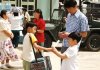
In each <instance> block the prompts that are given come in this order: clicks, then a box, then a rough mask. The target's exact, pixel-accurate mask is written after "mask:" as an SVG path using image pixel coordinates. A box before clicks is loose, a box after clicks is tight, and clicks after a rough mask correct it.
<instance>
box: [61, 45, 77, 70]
mask: <svg viewBox="0 0 100 70" xmlns="http://www.w3.org/2000/svg"><path fill="white" fill-rule="evenodd" d="M78 47H79V45H75V46H73V47H69V48H68V49H67V50H66V51H65V52H64V54H65V55H66V56H67V57H68V59H64V60H63V61H62V66H61V70H78V66H77V64H78V63H77V54H78Z"/></svg>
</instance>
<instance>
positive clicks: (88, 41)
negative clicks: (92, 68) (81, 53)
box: [45, 0, 100, 51]
mask: <svg viewBox="0 0 100 70" xmlns="http://www.w3.org/2000/svg"><path fill="white" fill-rule="evenodd" d="M80 1H81V0H80ZM79 3H81V4H79V8H80V10H81V11H82V10H83V9H84V7H82V4H83V3H84V4H86V5H87V7H86V8H85V11H86V12H85V14H86V16H87V18H88V22H89V27H90V31H89V32H88V36H87V37H86V38H84V39H83V41H82V43H81V47H82V48H86V49H88V50H91V51H98V50H100V43H99V42H100V3H90V2H87V1H85V0H83V1H81V2H79ZM65 12H66V11H65V10H64V9H54V10H53V14H52V18H51V20H50V22H49V23H47V24H49V25H48V26H49V27H48V26H46V31H45V36H46V40H45V46H51V44H52V41H57V40H58V39H59V37H58V32H59V31H61V30H63V29H65V22H63V16H64V14H65ZM50 26H51V27H50ZM50 28H51V29H50Z"/></svg>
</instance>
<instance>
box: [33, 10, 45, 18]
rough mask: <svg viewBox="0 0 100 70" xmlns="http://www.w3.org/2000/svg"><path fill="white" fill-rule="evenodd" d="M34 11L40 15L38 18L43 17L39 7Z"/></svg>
mask: <svg viewBox="0 0 100 70" xmlns="http://www.w3.org/2000/svg"><path fill="white" fill-rule="evenodd" d="M35 12H36V13H39V14H40V17H39V18H43V15H42V11H41V9H36V10H34V13H35Z"/></svg>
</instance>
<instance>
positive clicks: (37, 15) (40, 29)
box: [33, 9, 45, 46]
mask: <svg viewBox="0 0 100 70" xmlns="http://www.w3.org/2000/svg"><path fill="white" fill-rule="evenodd" d="M33 15H34V20H33V22H34V23H36V25H37V32H36V38H37V40H38V45H41V46H44V41H45V36H44V30H45V21H44V20H43V15H42V11H41V9H36V10H35V11H34V14H33Z"/></svg>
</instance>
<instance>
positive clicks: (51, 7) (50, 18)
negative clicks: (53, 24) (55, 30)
mask: <svg viewBox="0 0 100 70" xmlns="http://www.w3.org/2000/svg"><path fill="white" fill-rule="evenodd" d="M51 17H52V0H50V21H51Z"/></svg>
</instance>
